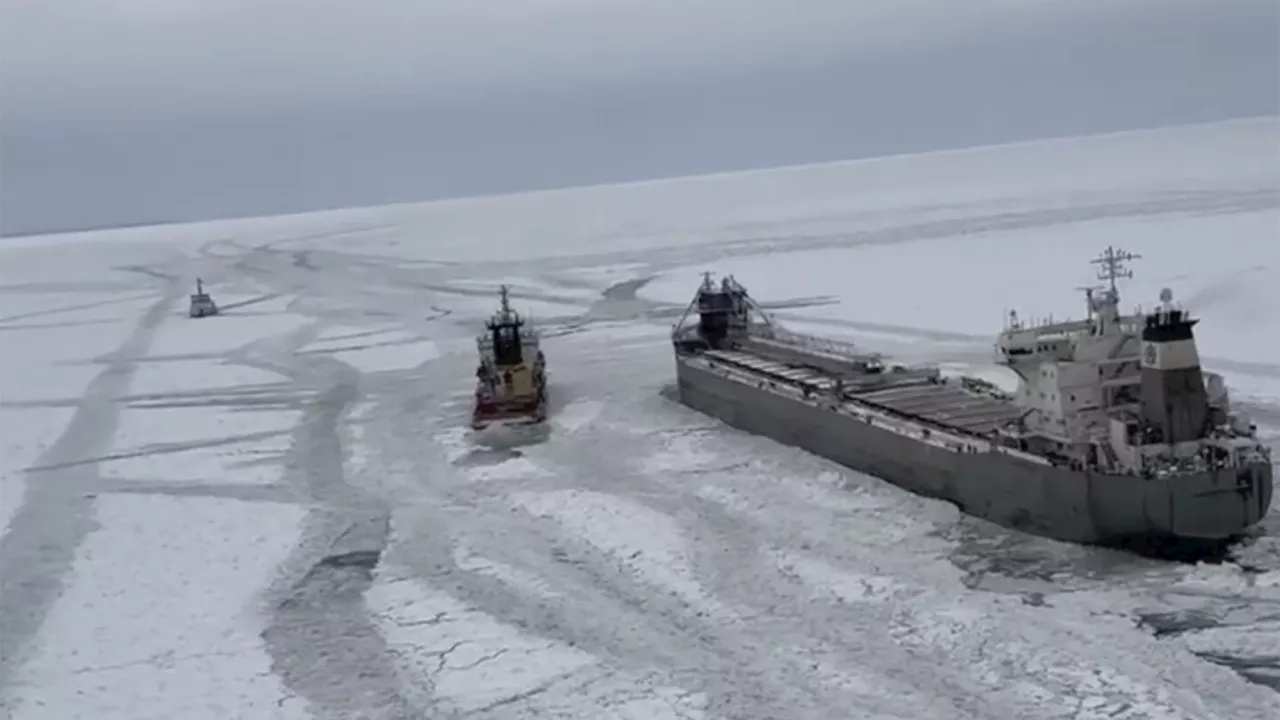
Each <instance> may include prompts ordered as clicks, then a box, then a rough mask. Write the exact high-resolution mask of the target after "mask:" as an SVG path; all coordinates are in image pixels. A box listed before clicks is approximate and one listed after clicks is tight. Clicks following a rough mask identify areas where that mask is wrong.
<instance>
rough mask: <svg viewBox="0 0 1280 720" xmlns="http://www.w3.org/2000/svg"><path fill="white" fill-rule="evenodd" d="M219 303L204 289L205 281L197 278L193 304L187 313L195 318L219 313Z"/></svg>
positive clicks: (192, 296) (192, 294) (192, 298)
mask: <svg viewBox="0 0 1280 720" xmlns="http://www.w3.org/2000/svg"><path fill="white" fill-rule="evenodd" d="M217 314H218V305H217V303H215V302H214V301H213V298H212V297H210V296H209V293H207V292H205V291H204V281H203V280H201V279H200V278H196V291H195V292H193V293H191V305H190V306H189V308H188V310H187V315H189V316H190V317H193V318H198V317H205V316H206V315H217Z"/></svg>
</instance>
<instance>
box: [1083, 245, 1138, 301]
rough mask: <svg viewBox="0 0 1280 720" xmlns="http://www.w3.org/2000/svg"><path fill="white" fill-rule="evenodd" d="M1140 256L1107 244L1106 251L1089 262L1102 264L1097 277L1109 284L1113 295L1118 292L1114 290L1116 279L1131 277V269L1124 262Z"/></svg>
mask: <svg viewBox="0 0 1280 720" xmlns="http://www.w3.org/2000/svg"><path fill="white" fill-rule="evenodd" d="M1140 257H1142V256H1141V255H1138V254H1135V253H1131V252H1128V251H1127V250H1122V249H1120V248H1117V247H1112V246H1110V245H1108V246H1107V249H1106V251H1105V252H1103V253H1102V254H1101V255H1099V256H1098V258H1097V259H1096V260H1091V261H1090V264H1092V265H1101V266H1102V267H1101V269H1100V270H1098V279H1099V280H1101V281H1103V282H1105V283H1108V284H1109V285H1110V290H1111V295H1112V296H1113V297H1115V296H1118V294H1119V293H1118V292H1117V290H1116V280H1119V279H1122V278H1123V279H1129V278H1132V277H1133V271H1132V270H1130V269H1128V268H1127V267H1125V266H1124V263H1126V262H1128V261H1130V260H1137V259H1138V258H1140Z"/></svg>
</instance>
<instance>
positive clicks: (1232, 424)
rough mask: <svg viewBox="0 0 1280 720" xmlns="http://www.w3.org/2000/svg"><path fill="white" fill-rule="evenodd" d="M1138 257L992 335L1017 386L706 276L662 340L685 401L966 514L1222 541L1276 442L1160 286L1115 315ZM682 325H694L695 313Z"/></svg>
mask: <svg viewBox="0 0 1280 720" xmlns="http://www.w3.org/2000/svg"><path fill="white" fill-rule="evenodd" d="M1136 257H1137V256H1136V255H1133V254H1131V253H1127V252H1125V251H1123V250H1116V249H1115V248H1108V249H1107V251H1106V252H1105V253H1103V255H1102V256H1101V257H1099V258H1098V259H1097V260H1094V261H1093V262H1094V263H1096V264H1098V265H1100V266H1101V269H1100V270H1099V272H1098V279H1099V280H1102V281H1104V282H1106V283H1108V285H1104V286H1102V287H1095V288H1089V289H1087V290H1086V291H1085V292H1086V300H1087V315H1086V317H1085V319H1083V320H1079V321H1075V322H1057V323H1055V322H1043V323H1023V322H1021V321H1019V320H1018V317H1017V314H1016V313H1010V317H1009V321H1008V322H1007V324H1006V327H1005V328H1004V330H1003V332H1001V333H1000V334H999V337H998V340H997V342H996V346H995V362H996V363H997V364H999V365H1003V366H1005V367H1007V368H1010V369H1011V370H1012V371H1013V372H1014V373H1016V374H1017V376H1018V377H1019V382H1018V387H1017V389H1016V391H1015V392H1012V393H1010V392H1007V391H1004V390H1001V389H1000V388H999V387H997V386H996V385H994V384H992V383H990V382H987V381H984V380H981V379H978V378H968V377H946V376H943V375H942V373H941V372H940V369H939V368H938V367H937V366H932V365H924V366H910V367H908V366H903V365H896V364H886V362H885V361H884V359H883V357H882V356H881V355H879V354H875V353H866V352H862V351H861V350H859V349H858V348H855V347H853V346H851V345H847V344H843V343H839V342H834V341H829V340H824V339H821V338H815V337H812V336H806V335H802V334H798V333H794V332H791V331H788V330H786V329H784V328H782V327H781V326H780V325H778V324H777V323H776V322H774V321H773V320H772V319H770V318H769V317H768V316H767V315H766V314H765V313H764V312H762V311H761V310H760V307H759V305H757V304H756V303H755V301H754V300H752V298H751V297H750V296H749V295H748V293H747V291H746V289H745V288H744V287H743V286H742V285H741V284H739V283H738V282H737V281H736V280H735V279H734V278H732V277H726V278H723V279H722V280H721V281H720V282H719V283H715V282H713V281H712V279H711V275H710V274H709V273H708V274H707V275H706V276H704V279H703V283H702V286H701V287H700V288H699V290H698V292H697V294H696V295H695V297H694V299H693V301H692V302H691V303H690V306H689V308H688V309H687V310H686V311H685V315H684V317H682V318H681V320H680V322H678V323H677V324H676V326H675V328H674V330H673V333H672V342H673V345H674V347H675V357H676V375H677V385H678V396H679V399H680V401H681V402H682V403H684V404H685V405H688V406H690V407H692V408H694V409H696V410H699V411H701V412H703V413H706V414H708V415H710V416H713V417H715V418H719V419H720V420H722V421H724V422H725V423H727V424H729V425H731V426H734V427H737V428H739V429H741V430H744V431H747V432H752V433H755V434H759V435H763V436H767V437H770V438H773V439H774V440H777V441H779V442H782V443H785V444H789V445H793V446H797V447H800V448H803V449H805V450H808V451H809V452H812V453H814V454H816V455H820V456H823V457H825V458H828V459H830V460H833V461H835V462H837V463H840V464H842V465H844V466H847V467H849V468H852V469H854V470H857V471H860V472H863V473H866V474H868V475H872V476H876V477H879V478H882V479H884V480H886V481H888V482H891V483H893V484H895V485H897V486H899V487H902V488H904V489H906V490H910V491H912V492H915V493H917V494H920V495H924V496H928V497H935V498H940V499H943V500H947V501H950V502H952V503H954V504H955V505H957V506H958V507H959V508H960V509H961V510H962V511H963V512H965V513H968V514H969V515H972V516H976V517H979V518H983V519H986V520H989V521H992V522H995V523H998V524H1000V525H1002V526H1005V527H1008V528H1014V529H1017V530H1022V531H1025V532H1029V533H1033V534H1037V535H1042V536H1045V537H1051V538H1055V539H1059V540H1066V541H1072V542H1079V543H1109V542H1120V541H1126V540H1133V539H1147V540H1158V539H1169V538H1190V539H1211V540H1221V539H1228V538H1231V537H1234V536H1237V535H1239V534H1241V533H1242V532H1243V531H1245V530H1246V529H1248V528H1249V527H1250V526H1252V525H1255V524H1256V523H1258V522H1259V520H1261V519H1262V518H1263V516H1265V515H1266V513H1267V511H1268V509H1269V508H1270V505H1271V496H1272V474H1273V465H1272V461H1271V451H1270V450H1269V449H1268V448H1267V447H1266V446H1264V445H1263V444H1262V443H1261V442H1260V441H1259V440H1258V437H1257V428H1256V427H1255V426H1253V425H1252V424H1251V423H1250V422H1249V420H1248V419H1247V418H1246V417H1245V416H1243V415H1242V414H1240V413H1237V412H1233V411H1232V410H1231V408H1230V403H1229V399H1228V393H1227V389H1226V387H1225V385H1224V383H1223V380H1222V378H1221V377H1220V376H1218V375H1215V374H1213V373H1208V372H1205V371H1203V370H1202V369H1201V366H1200V359H1199V353H1198V350H1197V347H1196V340H1195V335H1194V332H1193V329H1194V327H1195V325H1196V323H1197V322H1199V321H1198V320H1197V319H1195V318H1193V317H1192V316H1191V315H1190V314H1189V313H1188V312H1187V311H1186V310H1184V309H1181V308H1180V307H1178V306H1176V305H1175V304H1174V303H1173V302H1172V293H1171V292H1170V291H1169V290H1167V289H1166V290H1164V291H1162V292H1161V303H1160V304H1159V305H1158V306H1157V307H1156V308H1155V309H1154V310H1151V311H1149V312H1142V311H1141V310H1139V311H1137V312H1135V313H1133V314H1128V315H1126V314H1122V313H1121V312H1120V295H1119V292H1118V291H1117V288H1116V281H1117V279H1120V278H1129V277H1132V276H1133V274H1132V272H1130V271H1128V270H1127V269H1126V268H1125V265H1124V263H1126V262H1128V261H1131V260H1133V259H1135V258H1136ZM691 319H696V320H694V321H691Z"/></svg>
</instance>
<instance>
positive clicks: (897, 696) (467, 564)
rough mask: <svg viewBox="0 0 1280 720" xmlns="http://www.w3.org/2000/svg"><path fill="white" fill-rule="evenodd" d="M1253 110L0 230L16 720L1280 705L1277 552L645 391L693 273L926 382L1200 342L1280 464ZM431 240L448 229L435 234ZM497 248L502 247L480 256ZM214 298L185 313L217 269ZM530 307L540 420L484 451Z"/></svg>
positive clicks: (1266, 538)
mask: <svg viewBox="0 0 1280 720" xmlns="http://www.w3.org/2000/svg"><path fill="white" fill-rule="evenodd" d="M1277 152H1280V125H1278V124H1277V123H1276V122H1275V121H1274V120H1255V121H1241V122H1230V123H1220V124H1216V125H1205V126H1196V127H1187V128H1175V129H1165V130H1157V131H1148V132H1140V133H1122V134H1116V135H1108V136H1101V137H1094V138H1078V139H1068V140H1059V141H1051V142H1040V143H1023V144H1019V145H1013V146H1005V147H993V148H979V149H973V150H968V151H962V152H949V153H933V154H927V155H917V156H908V157H898V158H886V159H881V160H873V161H862V162H856V163H836V164H830V165H820V166H812V167H802V168H791V169H784V170H778V171H770V172H756V173H737V174H727V175H720V176H715V177H706V178H693V179H686V180H675V181H663V182H650V183H640V184H634V185H625V186H611V187H597V188H588V189H580V190H566V191H556V192H545V193H532V194H527V195H519V196H510V197H493V198H478V199H473V200H466V201H451V202H446V203H432V204H425V205H403V206H396V207H390V208H384V209H361V210H352V211H335V212H328V213H317V214H313V215H305V216H295V217H286V218H264V219H248V220H232V221H220V222H217V223H204V224H197V225H189V226H166V227H161V228H142V229H135V230H113V231H106V232H101V233H83V234H76V235H67V236H57V237H50V238H45V239H42V240H41V241H39V242H37V241H35V240H33V239H30V238H25V239H13V240H4V241H3V242H0V302H3V303H4V304H3V309H0V470H3V473H4V475H3V484H2V485H0V521H3V523H4V528H5V529H4V534H3V536H2V537H0V563H2V564H3V582H4V586H3V597H2V598H0V599H2V602H0V636H2V638H3V640H4V645H5V652H4V654H3V660H2V661H0V707H3V708H4V709H5V711H6V712H8V713H9V714H10V715H12V716H13V717H15V718H37V717H39V718H45V717H57V718H111V717H121V718H123V717H131V718H132V717H138V718H150V717H155V718H162V717H163V718H170V717H183V718H188V717H189V718H201V717H210V718H212V717H219V718H221V717H244V718H255V717H263V718H266V717H271V718H299V719H300V720H303V719H309V718H317V719H319V718H333V717H368V718H406V717H415V718H416V717H434V716H435V715H438V714H449V713H454V714H458V715H463V714H465V715H466V716H467V717H471V718H478V719H480V720H484V719H486V718H489V719H494V720H496V719H498V718H502V719H503V720H506V719H508V718H516V719H518V718H535V717H559V718H582V719H583V720H595V719H597V718H604V717H608V718H637V719H639V718H646V719H653V718H658V719H661V718H672V719H673V720H677V719H679V720H690V719H692V718H699V719H705V720H714V719H727V718H734V719H735V720H737V719H739V718H740V719H742V720H752V719H753V718H754V719H765V718H768V719H769V720H779V719H781V718H788V719H790V718H798V719H803V720H807V719H808V718H830V717H858V718H870V719H887V718H896V719H905V718H912V719H913V720H916V719H919V718H935V717H936V718H948V719H951V718H954V719H955V720H966V719H972V720H978V719H982V720H987V719H989V718H1005V717H1017V718H1026V719H1027V720H1049V719H1053V720H1059V719H1062V720H1065V719H1066V718H1075V719H1077V720H1078V719H1082V718H1098V719H1099V720H1101V719H1102V718H1109V719H1115V718H1123V719H1125V720H1139V719H1144V720H1152V719H1154V718H1161V719H1167V720H1175V719H1176V720H1182V719H1186V720H1255V719H1256V720H1262V719H1264V718H1265V719H1268V720H1270V719H1273V718H1275V717H1280V694H1278V693H1277V688H1280V669H1278V668H1280V660H1277V659H1276V657H1275V656H1276V652H1275V648H1276V647H1280V627H1278V626H1277V625H1276V622H1275V617H1276V611H1277V610H1276V609H1277V608H1278V607H1280V523H1278V522H1277V520H1276V519H1275V516H1272V517H1271V518H1269V519H1268V520H1267V521H1266V522H1265V523H1264V524H1263V527H1262V528H1261V531H1260V537H1258V538H1256V539H1255V540H1254V541H1252V542H1251V543H1246V544H1243V545H1241V546H1239V547H1237V548H1236V549H1235V550H1234V551H1233V554H1232V555H1231V556H1230V557H1229V558H1227V560H1226V562H1223V563H1221V564H1200V565H1193V564H1183V563H1172V562H1159V561H1155V560H1149V559H1144V558H1140V557H1137V556H1133V555H1128V554H1125V553H1121V552H1118V551H1111V550H1101V549H1097V548H1084V547H1079V546H1071V545H1064V544H1061V543H1055V542H1051V541H1046V540H1042V539H1038V538H1033V537H1029V536H1024V535H1020V534H1017V533H1012V532H1007V531H1004V530H1001V529H999V528H995V527H993V526H990V525H987V524H985V523H979V522H975V521H973V520H971V519H969V518H966V517H965V516H963V515H962V514H960V513H959V511H958V510H957V509H956V508H955V507H953V506H951V505H949V504H946V503H941V502H938V501H935V500H928V499H925V498H920V497H916V496H914V495H910V494H908V493H905V492H902V491H900V490H898V489H897V488H894V487H892V486H890V485H887V484H886V483H883V482H881V481H879V480H876V479H874V478H870V477H866V476H862V475H858V474H856V473H851V472H848V471H846V470H843V469H841V468H838V467H835V466H833V465H832V464H830V463H827V462H825V461H823V460H820V459H818V458H815V457H813V456H810V455H807V454H805V453H802V452H800V451H798V450H794V449H791V448H786V447H782V446H780V445H778V444H776V443H773V442H771V441H769V440H766V439H763V438H756V437H751V436H747V435H744V434H742V433H737V432H734V431H730V430H728V429H726V428H725V427H724V426H723V425H721V424H719V423H716V422H714V421H712V420H711V419H709V418H706V417H704V416H701V415H698V414H696V413H693V412H692V411H689V410H687V409H685V408H683V407H681V406H679V405H676V404H674V403H672V402H670V401H669V400H667V399H665V397H664V396H663V391H664V390H665V389H667V388H668V387H669V385H670V383H671V381H672V373H673V370H672V365H671V357H670V349H669V346H668V344H667V338H668V332H669V328H670V326H671V324H672V323H674V322H675V320H676V319H677V318H678V317H679V315H680V313H681V312H683V311H684V309H685V306H686V305H687V303H688V301H689V299H690V296H691V294H692V292H693V290H694V288H695V287H696V283H697V282H698V280H699V273H701V272H702V271H704V270H710V271H713V272H717V273H723V274H728V273H732V274H735V275H736V276H737V277H738V279H739V280H741V281H742V282H743V283H744V284H746V285H747V287H748V288H750V289H751V291H752V293H753V295H755V296H756V297H757V298H758V299H760V300H762V301H765V302H767V303H770V306H771V307H773V308H774V313H775V315H776V316H777V318H778V319H779V320H780V321H782V322H783V323H784V324H786V325H787V326H788V327H792V328H794V329H796V330H801V331H805V332H817V333H822V334H825V335H830V336H833V337H839V338H847V339H852V340H853V341H855V342H858V343H861V344H863V345H866V346H868V347H870V348H873V349H876V350H880V351H882V352H885V353H886V354H889V355H891V356H894V357H895V358H902V359H906V360H925V359H929V360H934V361H939V362H941V363H943V367H944V369H945V371H946V372H950V373H967V374H979V375H981V376H983V377H987V378H988V379H992V380H993V381H996V382H1004V381H1005V380H1006V379H1007V378H1004V377H1002V376H1001V375H999V371H993V370H992V369H991V368H990V367H989V366H990V358H991V344H992V341H993V339H994V334H995V333H996V332H997V331H998V330H999V328H1000V326H1001V323H1002V322H1003V321H1004V319H1005V318H1006V317H1007V312H1008V310H1010V309H1016V310H1018V311H1019V312H1020V313H1021V314H1022V315H1023V316H1024V317H1032V316H1047V315H1050V314H1052V315H1054V316H1056V317H1062V316H1066V315H1070V314H1076V315H1078V314H1080V309H1081V308H1082V307H1083V300H1082V298H1081V297H1080V295H1079V293H1078V292H1076V291H1075V288H1076V287H1077V286H1080V285H1084V284H1087V283H1089V282H1090V281H1091V280H1092V278H1093V274H1092V270H1093V269H1092V268H1091V267H1089V266H1088V264H1087V263H1088V261H1089V260H1090V259H1092V258H1093V257H1094V256H1095V255H1096V253H1097V252H1098V251H1100V250H1101V249H1102V248H1103V247H1105V246H1106V245H1109V244H1111V245H1118V246H1121V247H1124V248H1126V249H1128V250H1131V251H1134V252H1138V253H1140V254H1141V255H1142V258H1141V259H1140V260H1139V261H1137V262H1135V263H1134V264H1133V266H1132V269H1133V270H1134V273H1135V277H1134V278H1133V279H1132V280H1128V281H1126V282H1125V284H1124V285H1123V286H1122V288H1121V290H1122V293H1123V294H1124V299H1125V302H1126V304H1129V305H1137V304H1145V305H1150V304H1151V303H1152V302H1154V300H1155V299H1156V298H1157V296H1158V293H1159V290H1160V289H1161V288H1163V287H1170V288H1172V289H1173V290H1174V293H1175V297H1176V298H1178V299H1180V300H1181V301H1183V302H1184V303H1185V304H1186V305H1187V306H1188V307H1190V308H1191V309H1192V310H1193V311H1194V312H1196V313H1197V314H1199V315H1200V317H1202V318H1203V321H1202V323H1201V324H1200V325H1199V326H1198V333H1199V338H1200V340H1201V346H1202V351H1203V354H1204V356H1205V363H1206V365H1207V366H1208V367H1209V368H1210V369H1213V370H1218V371H1221V372H1222V373H1223V374H1224V375H1226V377H1227V380H1228V383H1229V384H1230V386H1231V388H1232V390H1233V394H1234V397H1235V398H1237V401H1238V403H1239V404H1240V405H1242V406H1244V407H1245V408H1246V409H1247V410H1248V411H1249V412H1250V413H1252V414H1253V416H1254V417H1255V419H1256V420H1257V422H1258V423H1259V425H1260V426H1261V428H1262V430H1263V432H1264V434H1268V437H1272V438H1275V439H1276V441H1277V442H1280V390H1277V388H1278V387H1280V384H1278V383H1280V345H1277V344H1276V342H1275V337H1274V336H1275V333H1274V332H1267V331H1266V330H1267V328H1268V327H1269V325H1268V323H1270V324H1271V325H1274V322H1273V321H1272V318H1274V317H1277V316H1278V315H1280V306H1277V304H1276V301H1275V295H1274V293H1272V292H1271V288H1270V286H1269V284H1268V283H1269V281H1271V280H1272V279H1273V278H1274V277H1276V276H1277V273H1280V244H1277V243H1276V242H1275V231H1276V228H1277V227H1280V168H1278V167H1277V166H1276V165H1275V163H1274V162H1271V161H1270V160H1269V159H1270V158H1274V157H1276V156H1277ZM428 238H429V239H428ZM477 239H488V241H486V242H478V241H477ZM196 277H201V278H203V279H204V281H205V283H206V286H207V287H208V289H209V291H210V292H211V293H212V294H213V296H214V297H215V299H216V300H218V302H219V304H220V305H221V306H222V307H223V308H224V310H225V312H224V313H223V314H222V315H220V316H218V317H214V318H205V319H199V320H192V319H189V318H187V317H186V316H185V309H186V302H187V294H188V293H189V292H191V290H192V289H193V285H194V279H195V278H196ZM502 283H507V284H508V285H509V286H510V288H511V292H512V301H513V303H514V305H515V306H516V309H517V310H519V311H520V312H522V313H524V314H525V315H526V316H532V317H533V318H534V319H535V320H537V321H538V322H539V323H540V324H541V325H542V327H543V329H544V330H545V331H546V335H545V341H544V349H545V351H546V353H547V357H548V361H549V364H550V366H549V374H550V379H551V393H552V395H551V406H552V416H551V418H550V421H549V422H548V423H547V425H546V427H545V428H543V429H542V430H541V431H531V432H515V433H506V434H504V433H496V434H475V433H472V432H470V431H469V430H468V429H467V428H466V427H465V423H466V416H467V411H468V403H469V401H470V395H471V390H472V383H473V382H474V362H475V358H474V353H475V346H474V337H475V334H476V333H477V332H478V331H479V330H480V324H481V323H482V321H483V320H484V318H485V317H486V316H487V315H488V314H489V313H491V312H492V311H493V309H494V308H495V307H496V303H497V302H498V296H497V287H498V285H499V284H502Z"/></svg>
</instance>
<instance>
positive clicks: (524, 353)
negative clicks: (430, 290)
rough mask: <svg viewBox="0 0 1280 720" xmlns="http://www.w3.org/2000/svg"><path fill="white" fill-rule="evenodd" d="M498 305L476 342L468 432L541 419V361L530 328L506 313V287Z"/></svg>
mask: <svg viewBox="0 0 1280 720" xmlns="http://www.w3.org/2000/svg"><path fill="white" fill-rule="evenodd" d="M501 299H502V304H501V306H500V307H499V308H498V311H497V312H495V313H494V314H493V315H492V316H491V317H490V318H489V319H488V320H487V321H486V322H485V332H483V333H481V334H480V335H479V336H477V337H476V348H477V350H478V351H479V354H480V363H479V365H478V367H477V368H476V392H475V405H474V407H473V409H472V413H471V427H472V429H474V430H484V429H486V428H489V427H494V426H513V425H533V424H537V423H541V422H543V421H544V420H546V417H547V373H546V357H545V356H544V355H543V353H542V349H541V347H540V344H539V340H540V338H539V334H538V332H537V330H536V329H535V328H534V327H533V325H532V323H531V322H529V321H526V320H525V319H524V318H522V317H520V314H519V313H517V312H516V311H514V310H512V309H511V303H510V298H509V296H508V291H507V286H506V285H503V286H502V290H501Z"/></svg>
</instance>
